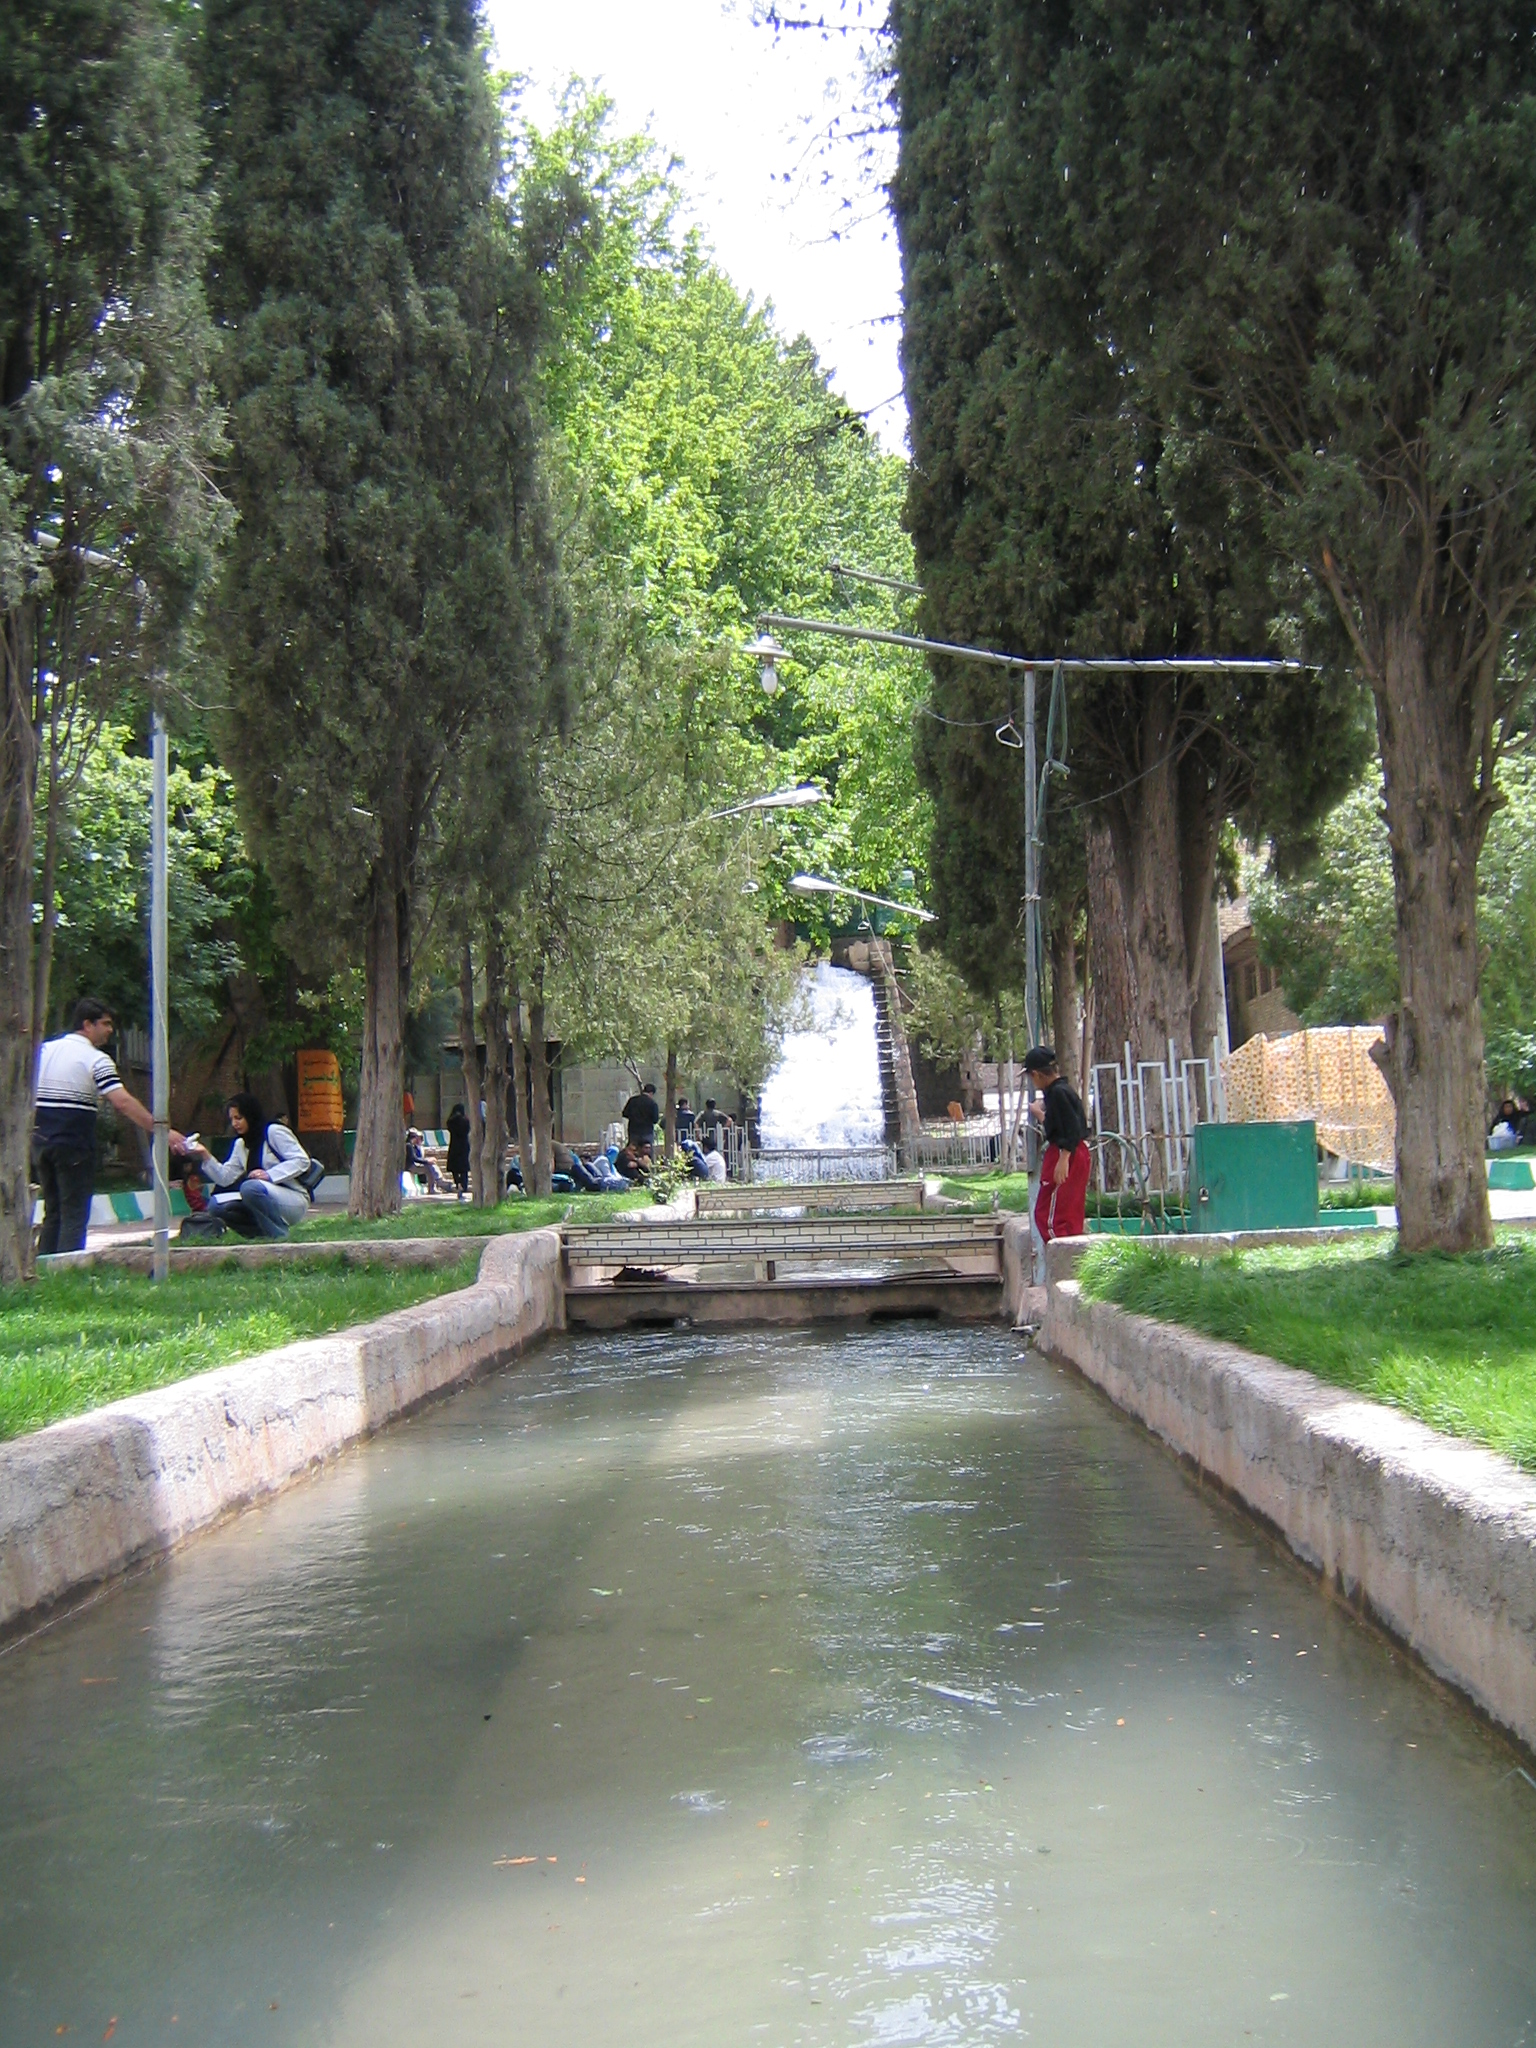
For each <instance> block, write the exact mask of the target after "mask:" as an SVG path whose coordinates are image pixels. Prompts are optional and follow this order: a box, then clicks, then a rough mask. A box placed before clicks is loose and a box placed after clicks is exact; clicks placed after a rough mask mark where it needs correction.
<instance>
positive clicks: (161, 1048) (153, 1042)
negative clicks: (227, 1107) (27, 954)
mask: <svg viewBox="0 0 1536 2048" xmlns="http://www.w3.org/2000/svg"><path fill="white" fill-rule="evenodd" d="M150 752H151V755H152V768H151V802H150V824H149V959H150V977H149V978H150V1010H151V1013H152V1014H151V1019H150V1022H151V1038H150V1053H149V1058H150V1107H151V1110H152V1111H153V1113H154V1119H155V1136H154V1147H153V1156H154V1180H155V1194H154V1203H155V1215H154V1248H153V1252H152V1255H151V1261H150V1270H151V1273H152V1275H153V1277H154V1278H155V1279H156V1280H164V1279H165V1278H166V1277H167V1275H168V1274H169V1272H170V1270H171V1142H170V1129H171V1051H170V1027H169V1024H168V1021H167V1016H166V1011H167V1005H168V995H169V991H168V987H167V975H166V895H167V889H168V883H169V861H168V857H167V844H166V841H167V830H168V824H167V818H166V766H167V762H166V753H167V747H166V732H165V712H164V710H163V709H162V708H161V704H160V696H159V691H158V690H157V691H156V693H155V708H154V713H153V717H152V719H151V723H150Z"/></svg>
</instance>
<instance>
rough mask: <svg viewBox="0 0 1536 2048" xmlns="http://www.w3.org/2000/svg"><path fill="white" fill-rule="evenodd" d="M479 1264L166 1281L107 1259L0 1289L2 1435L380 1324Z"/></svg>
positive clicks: (283, 1268) (313, 1266)
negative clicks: (302, 1341)
mask: <svg viewBox="0 0 1536 2048" xmlns="http://www.w3.org/2000/svg"><path fill="white" fill-rule="evenodd" d="M478 1266H479V1253H478V1252H471V1253H468V1254H467V1255H466V1256H465V1257H464V1258H462V1259H460V1260H458V1261H457V1262H456V1263H455V1264H454V1265H452V1266H443V1267H439V1268H437V1269H436V1270H423V1269H421V1268H404V1269H402V1268H395V1267H389V1268H385V1267H360V1266H347V1265H344V1264H343V1263H342V1261H341V1259H340V1258H331V1259H327V1258H324V1257H317V1258H316V1259H315V1261H314V1262H313V1263H310V1262H309V1261H308V1260H306V1261H304V1262H303V1263H302V1264H299V1263H286V1264H282V1265H277V1264H274V1265H271V1266H267V1267H265V1268H260V1269H256V1270H250V1269H247V1268H244V1267H235V1266H223V1267H216V1268H214V1269H213V1270H211V1271H204V1272H197V1273H173V1274H172V1275H171V1276H170V1278H169V1279H167V1280H162V1281H160V1282H158V1283H154V1282H151V1281H149V1280H146V1279H145V1278H144V1277H143V1276H142V1275H141V1274H137V1273H130V1272H126V1271H124V1270H123V1269H122V1268H120V1267H97V1268H94V1269H91V1270H87V1271H83V1272H82V1271H79V1270H76V1271H73V1272H63V1273H45V1274H44V1275H43V1277H42V1278H41V1279H40V1280H38V1281H36V1282H34V1283H33V1284H31V1285H21V1286H13V1287H4V1288H0V1437H13V1436H21V1435H24V1434H25V1433H26V1432H27V1431H28V1430H33V1429H40V1428H42V1426H43V1425H44V1423H48V1422H58V1421H61V1420H62V1419H63V1418H64V1417H65V1416H67V1415H80V1414H83V1413H84V1412H85V1411H86V1410H87V1409H90V1408H99V1407H101V1406H103V1404H104V1403H106V1402H108V1401H119V1400H121V1399H123V1397H124V1396H125V1395H128V1394H141V1393H147V1392H148V1391H149V1390H150V1389H151V1388H153V1387H164V1386H169V1385H170V1383H171V1382H172V1381H173V1380H181V1379H188V1378H190V1377H191V1375H192V1374H193V1373H199V1372H208V1371H210V1370H211V1369H212V1368H213V1367H214V1366H218V1365H232V1364H234V1362H235V1361H236V1360H237V1359H241V1358H249V1357H251V1356H252V1355H253V1354H254V1353H256V1352H258V1351H271V1350H274V1349H275V1348H276V1347H277V1346H278V1345H280V1344H291V1343H292V1342H293V1341H294V1340H295V1339H296V1338H299V1337H322V1336H326V1335H328V1334H329V1333H330V1332H332V1331H334V1330H345V1329H350V1328H351V1327H352V1326H353V1325H354V1324H357V1323H367V1322H372V1321H373V1320H374V1319H375V1318H376V1317H378V1316H383V1315H388V1314H389V1313H390V1312H391V1311H392V1310H394V1309H397V1308H409V1307H411V1305H412V1304H413V1303H415V1302H418V1301H426V1300H428V1299H429V1298H430V1297H432V1296H433V1295H438V1294H447V1293H451V1292H452V1291H453V1290H454V1289H455V1288H460V1287H467V1286H469V1285H470V1283H471V1282H472V1281H473V1279H474V1277H475V1273H476V1270H477V1268H478Z"/></svg>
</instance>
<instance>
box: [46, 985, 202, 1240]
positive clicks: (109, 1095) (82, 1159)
mask: <svg viewBox="0 0 1536 2048" xmlns="http://www.w3.org/2000/svg"><path fill="white" fill-rule="evenodd" d="M116 1028H117V1027H116V1025H115V1024H114V1023H113V1021H112V1012H111V1011H110V1010H109V1009H108V1008H107V1005H106V1004H105V1003H101V1002H98V1001H97V1000H96V998H95V997H94V996H83V997H82V998H81V1000H80V1001H79V1002H78V1003H76V1005H75V1014H74V1018H73V1020H72V1022H71V1027H70V1029H69V1030H68V1031H66V1032H65V1033H64V1035H63V1037H62V1038H50V1039H49V1040H48V1041H47V1043H46V1044H45V1045H44V1047H43V1050H42V1055H41V1058H40V1059H39V1061H38V1068H37V1117H36V1120H35V1122H34V1124H33V1126H32V1164H33V1167H34V1169H35V1171H36V1173H37V1177H38V1179H39V1180H40V1181H41V1182H42V1187H43V1229H42V1235H41V1237H40V1238H39V1239H38V1244H37V1249H38V1251H39V1252H40V1253H48V1252H78V1251H83V1250H84V1249H85V1232H86V1226H87V1224H88V1223H89V1222H90V1220H91V1194H92V1192H93V1190H94V1187H95V1184H96V1115H97V1111H98V1109H99V1107H100V1105H101V1104H102V1103H103V1102H110V1103H111V1105H112V1107H113V1108H114V1109H115V1110H116V1111H117V1113H118V1115H119V1116H125V1117H127V1119H128V1121H129V1123H131V1124H137V1125H138V1127H139V1129H140V1130H141V1131H151V1132H152V1131H153V1130H154V1128H155V1119H154V1117H153V1115H152V1114H151V1112H150V1111H149V1110H147V1109H146V1108H145V1107H144V1105H143V1103H142V1102H139V1101H138V1100H136V1098H135V1097H134V1096H132V1095H130V1094H129V1093H128V1090H127V1089H126V1088H125V1087H124V1086H123V1083H122V1077H121V1076H120V1075H119V1073H118V1071H117V1068H116V1067H115V1066H114V1065H113V1063H112V1061H111V1060H110V1059H109V1058H108V1057H107V1052H106V1047H107V1044H108V1041H109V1040H110V1039H111V1037H112V1033H113V1032H114V1031H115V1030H116ZM172 1142H173V1143H174V1144H177V1145H179V1144H180V1139H179V1137H178V1136H177V1135H176V1134H174V1133H173V1134H172Z"/></svg>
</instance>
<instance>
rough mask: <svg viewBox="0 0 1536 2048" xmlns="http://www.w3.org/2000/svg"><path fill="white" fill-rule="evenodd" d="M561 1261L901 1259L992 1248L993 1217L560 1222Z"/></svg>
mask: <svg viewBox="0 0 1536 2048" xmlns="http://www.w3.org/2000/svg"><path fill="white" fill-rule="evenodd" d="M563 1236H564V1239H565V1248H566V1256H567V1258H568V1259H569V1260H570V1261H571V1263H573V1264H576V1263H580V1264H583V1265H593V1264H602V1265H612V1264H620V1265H630V1264H639V1265H644V1264H651V1265H655V1264H656V1263H657V1262H658V1261H662V1260H672V1261H677V1260H687V1261H690V1262H693V1261H698V1260H703V1259H743V1258H745V1259H752V1258H775V1257H798V1258H818V1257H827V1256H832V1257H837V1256H844V1255H847V1254H849V1253H853V1254H857V1255H861V1256H864V1257H884V1258H901V1257H910V1256H913V1255H915V1254H918V1253H921V1252H931V1251H948V1250H972V1249H974V1248H976V1247H978V1246H983V1245H995V1244H996V1243H997V1242H998V1241H999V1239H1000V1236H1001V1227H1000V1225H999V1222H998V1219H997V1218H996V1217H995V1216H953V1215H946V1216H912V1217H848V1216H800V1217H788V1216H782V1217H777V1216H774V1217H750V1218H734V1217H708V1218H704V1219H700V1220H697V1221H693V1222H673V1223H646V1224H604V1223H585V1224H567V1225H566V1226H565V1229H564V1232H563Z"/></svg>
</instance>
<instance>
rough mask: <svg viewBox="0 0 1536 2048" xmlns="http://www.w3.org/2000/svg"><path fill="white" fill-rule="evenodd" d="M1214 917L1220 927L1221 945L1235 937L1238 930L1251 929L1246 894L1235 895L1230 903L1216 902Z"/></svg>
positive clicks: (1251, 920) (1251, 921)
mask: <svg viewBox="0 0 1536 2048" xmlns="http://www.w3.org/2000/svg"><path fill="white" fill-rule="evenodd" d="M1216 917H1217V921H1218V924H1219V926H1220V929H1221V943H1222V944H1223V946H1225V945H1227V944H1228V943H1229V942H1230V941H1231V940H1233V939H1235V938H1236V937H1237V936H1238V934H1239V932H1245V931H1251V930H1252V928H1253V919H1252V917H1251V916H1250V915H1249V912H1248V898H1247V897H1246V896H1235V897H1234V898H1233V899H1232V901H1231V902H1230V903H1218V904H1217V906H1216Z"/></svg>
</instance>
